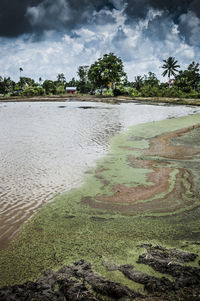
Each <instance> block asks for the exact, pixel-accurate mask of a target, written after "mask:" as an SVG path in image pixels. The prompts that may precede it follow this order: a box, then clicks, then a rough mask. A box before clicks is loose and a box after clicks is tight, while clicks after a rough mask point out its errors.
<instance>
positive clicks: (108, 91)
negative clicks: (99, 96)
mask: <svg viewBox="0 0 200 301" xmlns="http://www.w3.org/2000/svg"><path fill="white" fill-rule="evenodd" d="M103 95H104V96H114V93H113V90H112V89H103Z"/></svg>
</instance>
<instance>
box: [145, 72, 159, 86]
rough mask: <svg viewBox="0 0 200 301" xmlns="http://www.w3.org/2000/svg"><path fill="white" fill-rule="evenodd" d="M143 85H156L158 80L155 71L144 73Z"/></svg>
mask: <svg viewBox="0 0 200 301" xmlns="http://www.w3.org/2000/svg"><path fill="white" fill-rule="evenodd" d="M143 85H144V86H145V85H150V86H152V87H153V86H158V85H159V80H158V79H157V77H156V75H155V73H153V72H149V73H148V75H144V79H143Z"/></svg>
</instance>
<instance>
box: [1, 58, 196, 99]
mask: <svg viewBox="0 0 200 301" xmlns="http://www.w3.org/2000/svg"><path fill="white" fill-rule="evenodd" d="M161 68H162V69H163V73H162V75H163V77H165V76H167V81H166V82H160V81H159V80H158V78H157V76H156V74H155V73H153V72H149V73H148V74H145V75H143V76H136V77H135V78H134V80H133V81H129V80H128V78H127V74H126V72H125V71H124V65H123V62H122V60H121V59H120V58H119V57H117V56H116V55H115V54H113V53H109V54H105V55H104V56H103V57H101V58H99V59H98V60H97V61H95V62H94V63H93V64H92V65H91V66H80V67H79V68H78V71H77V75H78V79H75V78H72V79H71V80H70V81H69V82H67V81H66V78H65V76H64V74H63V73H60V74H58V75H57V79H56V80H55V81H52V80H44V81H43V80H42V78H41V77H40V78H39V80H38V82H36V81H35V80H33V79H32V78H29V77H24V76H22V73H23V69H22V68H21V67H20V68H19V71H20V78H19V81H18V82H14V81H13V80H12V79H11V78H10V77H7V78H6V77H4V78H3V77H1V76H0V94H1V95H2V96H42V95H56V94H65V93H66V87H76V88H77V91H78V93H82V94H100V95H104V96H119V95H127V96H131V97H138V96H142V97H177V98H200V73H199V71H200V70H199V64H198V63H196V62H191V63H190V64H189V66H188V67H187V68H186V69H185V70H181V69H180V65H179V64H178V61H177V60H176V59H175V58H174V57H169V58H168V59H166V60H163V65H162V66H161ZM172 77H173V78H172Z"/></svg>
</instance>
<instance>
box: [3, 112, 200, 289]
mask: <svg viewBox="0 0 200 301" xmlns="http://www.w3.org/2000/svg"><path fill="white" fill-rule="evenodd" d="M199 135H200V114H197V115H192V116H187V117H182V118H178V119H169V120H164V121H159V122H152V123H148V124H142V125H138V126H134V127H132V128H130V130H129V131H127V132H125V133H122V134H119V135H117V136H116V137H114V138H113V139H112V141H111V146H110V150H109V152H108V154H107V155H106V156H105V157H104V158H102V159H101V160H99V161H98V162H97V164H96V167H95V168H92V169H89V170H88V172H87V174H86V176H85V184H84V185H83V186H82V187H80V188H78V189H74V190H71V191H70V192H68V193H66V194H63V195H60V196H57V197H56V198H55V200H54V201H53V202H52V203H51V204H48V205H46V206H45V207H44V208H42V209H41V210H40V211H39V213H38V214H37V215H36V216H35V217H34V218H33V219H32V220H31V221H30V222H29V223H28V224H27V225H25V226H24V227H23V229H22V231H21V233H20V234H19V235H18V237H17V239H16V240H15V241H13V242H12V243H11V244H10V246H9V248H8V249H7V250H4V251H1V252H0V266H1V271H0V275H1V276H0V277H1V279H0V280H1V283H0V286H3V285H7V284H15V283H22V282H25V281H27V280H34V279H36V278H38V277H39V276H40V275H41V273H42V272H43V271H44V270H46V269H47V268H53V269H58V268H59V267H60V266H62V265H64V264H71V263H72V262H75V261H78V260H80V259H85V260H89V261H90V262H91V263H92V264H93V266H94V267H95V270H96V271H97V272H99V273H101V274H103V275H104V276H106V277H107V278H111V279H113V280H115V281H120V282H121V283H124V284H126V285H128V286H131V287H132V286H133V284H132V282H129V280H126V279H125V278H123V277H122V276H121V275H120V274H119V272H117V271H116V272H114V273H113V272H112V273H110V272H109V271H107V270H106V265H108V264H112V263H115V264H118V265H120V264H134V266H136V265H135V261H136V260H137V257H138V255H139V254H140V253H141V252H142V251H141V249H140V248H138V247H137V245H139V244H141V243H149V242H151V243H156V244H158V243H159V244H162V245H165V246H168V247H176V248H184V249H185V250H188V251H193V252H196V253H199V251H200V247H199V245H198V242H200V230H199V224H200V194H199V188H200V181H199V180H200V179H199V178H200V164H199V163H200V139H199ZM141 269H143V271H144V272H148V273H151V274H155V272H154V271H153V270H152V269H151V268H148V267H141V266H140V270H141ZM147 269H148V271H147ZM136 286H138V288H139V287H140V285H136ZM134 288H135V287H134Z"/></svg>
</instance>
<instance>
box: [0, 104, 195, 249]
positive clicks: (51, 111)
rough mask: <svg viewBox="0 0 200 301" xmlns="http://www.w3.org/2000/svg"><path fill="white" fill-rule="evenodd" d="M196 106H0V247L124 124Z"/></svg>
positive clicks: (70, 183) (72, 181) (74, 179)
mask: <svg viewBox="0 0 200 301" xmlns="http://www.w3.org/2000/svg"><path fill="white" fill-rule="evenodd" d="M195 112H200V108H195V107H183V106H151V105H137V104H134V103H129V104H120V105H111V104H105V103H90V102H79V101H70V102H60V103H59V102H56V103H53V102H49V103H48V102H45V103H39V102H37V103H28V102H27V103H1V104H0V218H1V219H0V226H1V230H0V247H1V248H5V247H6V246H7V244H8V241H9V240H10V239H12V238H13V237H14V236H15V234H16V233H17V231H18V230H19V227H20V226H21V225H22V224H23V223H25V222H27V221H28V220H29V219H30V218H31V217H32V216H33V215H34V214H35V213H36V212H37V210H38V208H39V207H41V206H42V205H43V204H44V203H47V202H49V201H51V200H52V198H53V197H54V195H55V194H56V193H62V192H64V191H67V190H69V189H71V188H74V187H77V186H80V185H81V183H82V181H83V175H84V172H85V171H86V170H87V168H88V166H91V165H94V164H95V160H97V159H98V158H100V157H101V156H102V155H103V154H104V153H105V152H106V151H107V149H108V146H109V140H110V138H111V137H113V136H114V135H115V134H116V133H118V132H120V131H123V130H126V129H127V128H128V127H129V126H131V125H135V124H138V123H145V122H149V121H156V120H162V119H166V118H173V117H179V116H183V115H188V114H193V113H195Z"/></svg>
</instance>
